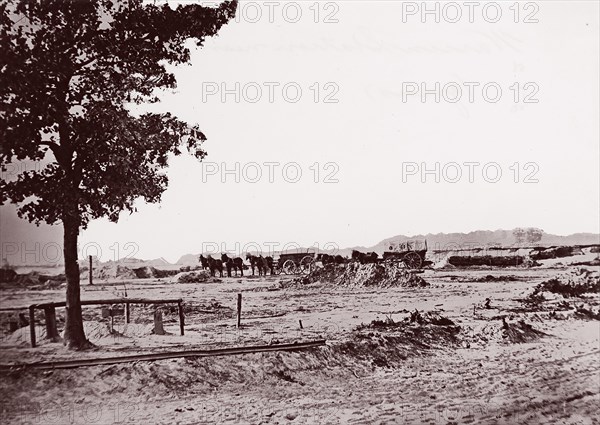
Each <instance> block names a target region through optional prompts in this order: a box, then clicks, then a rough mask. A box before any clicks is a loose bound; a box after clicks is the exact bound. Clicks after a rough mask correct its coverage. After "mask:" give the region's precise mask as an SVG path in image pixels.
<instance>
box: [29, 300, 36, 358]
mask: <svg viewBox="0 0 600 425" xmlns="http://www.w3.org/2000/svg"><path fill="white" fill-rule="evenodd" d="M29 337H30V339H31V347H32V348H35V305H30V306H29Z"/></svg>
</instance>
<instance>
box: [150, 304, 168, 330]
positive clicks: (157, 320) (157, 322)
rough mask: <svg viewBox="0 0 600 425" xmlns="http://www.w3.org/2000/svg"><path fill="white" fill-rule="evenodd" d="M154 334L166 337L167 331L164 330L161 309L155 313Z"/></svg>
mask: <svg viewBox="0 0 600 425" xmlns="http://www.w3.org/2000/svg"><path fill="white" fill-rule="evenodd" d="M152 333H153V334H155V335H165V329H164V328H163V321H162V313H161V311H160V310H159V309H156V311H155V312H154V329H152Z"/></svg>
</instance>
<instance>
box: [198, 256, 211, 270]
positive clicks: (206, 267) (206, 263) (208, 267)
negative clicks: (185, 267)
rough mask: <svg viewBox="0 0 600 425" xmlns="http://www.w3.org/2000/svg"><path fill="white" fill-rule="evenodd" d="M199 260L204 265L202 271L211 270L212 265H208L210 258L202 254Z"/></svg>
mask: <svg viewBox="0 0 600 425" xmlns="http://www.w3.org/2000/svg"><path fill="white" fill-rule="evenodd" d="M198 260H199V261H200V264H202V270H206V269H210V265H209V264H208V258H206V257H205V256H204V255H202V254H200V257H199V258H198Z"/></svg>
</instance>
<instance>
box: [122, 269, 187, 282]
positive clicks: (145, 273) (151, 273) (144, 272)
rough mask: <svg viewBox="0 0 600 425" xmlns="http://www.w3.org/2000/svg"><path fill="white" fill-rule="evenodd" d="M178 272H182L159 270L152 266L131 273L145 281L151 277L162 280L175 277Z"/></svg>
mask: <svg viewBox="0 0 600 425" xmlns="http://www.w3.org/2000/svg"><path fill="white" fill-rule="evenodd" d="M180 271H183V270H159V269H157V268H155V267H152V266H146V267H138V268H137V269H133V272H134V273H135V275H136V277H137V278H138V279H147V278H153V277H154V278H159V279H162V278H165V277H170V276H175V275H176V274H177V273H179V272H180ZM187 271H189V270H187Z"/></svg>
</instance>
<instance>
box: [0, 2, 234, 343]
mask: <svg viewBox="0 0 600 425" xmlns="http://www.w3.org/2000/svg"><path fill="white" fill-rule="evenodd" d="M236 6H237V2H236V1H225V2H223V3H221V4H220V5H219V6H218V7H203V6H200V5H198V4H190V3H189V2H188V3H183V5H179V6H177V7H171V6H169V5H167V4H163V5H160V6H157V5H156V4H153V3H148V2H143V1H142V0H120V1H117V0H115V1H113V0H31V1H30V0H8V1H7V0H3V1H2V2H1V3H0V46H1V49H2V51H1V53H0V97H1V104H2V109H1V110H0V121H1V122H0V138H1V140H0V142H1V146H2V147H1V150H0V165H1V166H2V168H3V169H5V166H6V165H7V164H10V163H13V162H14V161H20V160H33V161H41V163H42V164H44V166H43V167H36V169H35V170H34V171H26V172H23V173H21V174H20V175H18V176H17V178H16V179H12V180H11V181H2V182H0V204H2V203H5V202H7V201H11V202H13V203H16V204H17V205H18V212H19V215H20V216H21V217H24V218H26V219H28V220H30V221H32V222H35V223H40V222H46V223H48V224H54V223H58V222H62V225H63V227H64V261H65V274H66V279H67V291H66V302H67V307H66V326H65V343H66V344H67V345H68V346H69V347H70V348H75V349H80V348H85V347H87V346H89V345H90V343H89V342H88V341H87V339H86V336H85V333H84V329H83V321H82V318H81V303H80V286H79V266H78V262H77V239H78V235H79V231H80V229H84V228H85V227H86V225H87V223H88V222H89V221H90V220H93V219H96V218H99V217H108V218H109V219H110V220H112V221H117V219H118V217H119V214H120V213H121V212H122V211H127V210H129V211H133V210H134V201H135V200H136V199H137V198H143V199H145V200H146V201H147V202H158V201H159V200H160V198H161V194H162V193H163V192H164V190H165V189H166V187H167V183H168V180H167V176H166V175H165V168H166V166H167V160H168V157H169V155H171V154H175V155H178V154H180V153H181V150H182V148H187V149H188V150H189V151H190V152H191V153H192V154H193V155H195V156H196V157H197V158H199V159H202V158H203V157H204V156H205V152H204V151H203V150H202V148H201V144H202V142H203V141H204V140H205V136H204V134H202V132H201V131H200V130H199V128H197V126H195V125H188V124H187V123H185V122H182V121H180V120H178V119H177V118H176V117H174V116H172V115H171V114H168V113H163V114H156V113H143V114H141V113H136V112H135V110H136V108H134V107H132V105H133V106H135V105H136V104H142V103H148V102H150V103H152V102H157V101H158V98H157V90H160V89H165V88H174V87H175V83H176V82H175V78H174V76H173V75H172V74H171V73H169V72H167V70H166V69H165V64H167V63H171V64H181V63H184V62H187V61H188V60H189V59H190V50H189V46H193V44H190V43H186V42H187V41H188V40H190V39H192V40H194V41H195V44H196V46H201V45H202V44H203V42H204V40H205V39H206V37H210V36H214V35H215V34H216V33H217V32H218V31H219V29H220V28H221V27H222V26H223V25H224V24H226V23H227V22H228V21H229V20H230V19H231V18H232V17H233V16H234V14H235V9H236ZM40 168H41V169H40Z"/></svg>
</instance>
